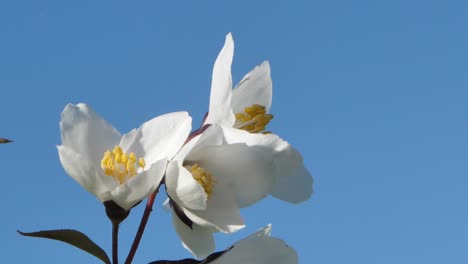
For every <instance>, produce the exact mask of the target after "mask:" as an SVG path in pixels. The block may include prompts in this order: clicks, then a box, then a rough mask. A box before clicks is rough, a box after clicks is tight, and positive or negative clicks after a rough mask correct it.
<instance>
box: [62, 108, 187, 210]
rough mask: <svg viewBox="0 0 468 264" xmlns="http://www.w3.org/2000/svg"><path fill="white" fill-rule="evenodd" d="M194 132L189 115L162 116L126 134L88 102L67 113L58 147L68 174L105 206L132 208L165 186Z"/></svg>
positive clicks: (184, 113) (179, 113) (67, 109)
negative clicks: (171, 165)
mask: <svg viewBox="0 0 468 264" xmlns="http://www.w3.org/2000/svg"><path fill="white" fill-rule="evenodd" d="M190 129H191V118H190V116H188V114H187V113H186V112H177V113H170V114H166V115H162V116H159V117H156V118H154V119H152V120H150V121H148V122H146V123H144V124H143V125H142V126H141V127H139V128H137V129H133V130H132V131H130V132H129V133H128V134H125V135H123V136H122V135H121V134H120V133H119V132H118V131H117V130H116V129H115V128H114V127H112V125H110V124H109V123H108V122H107V121H105V120H104V119H102V118H101V117H100V116H99V115H97V114H96V113H95V112H94V111H93V110H92V109H91V108H90V107H88V106H87V105H86V104H78V105H72V104H68V105H67V106H66V107H65V109H64V110H63V112H62V118H61V121H60V130H61V137H62V145H60V146H58V147H57V148H58V152H59V156H60V161H61V163H62V165H63V167H64V169H65V171H66V172H67V173H68V174H69V175H70V176H71V177H72V178H73V179H75V180H76V181H77V182H78V183H79V184H81V186H83V187H84V188H85V189H86V190H88V191H89V192H90V193H92V194H94V195H95V196H96V197H97V198H98V199H99V200H100V201H101V202H106V201H114V202H115V203H116V204H118V205H119V206H120V207H122V208H123V209H125V210H130V209H131V208H132V207H133V206H134V205H135V204H137V203H138V202H139V201H141V200H143V199H145V198H146V197H147V196H148V195H149V194H150V193H152V192H153V191H155V189H156V188H157V187H158V186H159V184H160V182H161V180H162V178H163V175H164V172H165V169H166V165H167V160H168V159H171V158H172V157H173V156H174V155H175V154H176V153H177V151H178V150H179V149H180V147H181V146H182V145H183V144H184V141H185V140H186V138H187V136H188V134H189V132H190Z"/></svg>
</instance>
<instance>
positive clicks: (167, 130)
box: [120, 112, 192, 165]
mask: <svg viewBox="0 0 468 264" xmlns="http://www.w3.org/2000/svg"><path fill="white" fill-rule="evenodd" d="M191 122H192V118H191V117H190V116H189V115H188V113H187V112H175V113H169V114H165V115H161V116H158V117H155V118H153V119H151V120H150V121H148V122H146V123H144V124H143V125H141V126H140V127H139V128H137V129H134V130H132V131H130V132H129V133H128V134H126V135H124V136H123V138H122V140H121V142H120V146H121V147H122V149H123V150H124V152H131V151H133V152H135V155H136V156H137V157H144V159H145V161H146V164H148V165H151V163H153V162H155V161H158V160H160V159H162V158H163V157H164V158H166V157H167V158H168V159H172V157H173V156H174V155H175V154H176V153H177V152H178V151H179V149H180V148H181V147H182V145H183V144H184V142H185V140H186V139H187V136H188V135H189V133H190V129H191V127H192V126H191Z"/></svg>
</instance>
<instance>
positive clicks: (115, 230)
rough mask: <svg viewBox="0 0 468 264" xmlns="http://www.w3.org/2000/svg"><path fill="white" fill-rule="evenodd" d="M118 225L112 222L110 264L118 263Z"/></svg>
mask: <svg viewBox="0 0 468 264" xmlns="http://www.w3.org/2000/svg"><path fill="white" fill-rule="evenodd" d="M119 225H120V223H117V222H115V221H112V263H113V264H118V263H119Z"/></svg>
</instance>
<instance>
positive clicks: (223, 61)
mask: <svg viewBox="0 0 468 264" xmlns="http://www.w3.org/2000/svg"><path fill="white" fill-rule="evenodd" d="M233 56H234V41H233V39H232V35H231V33H229V34H228V35H227V36H226V41H225V43H224V47H223V49H222V50H221V52H220V53H219V55H218V58H217V59H216V62H215V64H214V67H213V76H212V80H211V94H210V107H209V111H208V116H207V118H206V120H205V124H216V123H226V124H227V125H232V124H234V121H235V118H234V114H233V113H232V109H231V95H232V77H231V64H232V57H233Z"/></svg>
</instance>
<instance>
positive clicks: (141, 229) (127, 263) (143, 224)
mask: <svg viewBox="0 0 468 264" xmlns="http://www.w3.org/2000/svg"><path fill="white" fill-rule="evenodd" d="M207 115H208V113H206V114H205V118H204V120H203V122H204V121H205V119H206V117H207ZM210 126H211V125H210V124H207V125H202V126H201V127H200V128H198V129H197V130H195V131H193V132H192V133H190V135H189V136H188V137H187V139H186V140H185V142H184V145H185V144H187V143H188V142H189V141H190V140H192V139H193V138H194V137H196V136H198V135H200V134H201V133H203V132H204V131H205V130H206V129H207V128H208V127H210ZM163 181H164V180H163ZM161 184H163V182H162V183H161ZM161 184H160V185H159V186H158V188H157V189H156V191H154V193H152V194H151V195H150V196H149V197H148V201H147V202H146V208H145V211H144V212H143V216H142V217H141V222H140V226H139V227H138V231H137V233H136V234H135V238H134V239H133V243H132V247H131V248H130V251H129V252H128V256H127V259H126V260H125V264H131V263H132V261H133V258H134V257H135V254H136V251H137V249H138V246H139V245H140V241H141V238H142V236H143V233H144V232H145V228H146V224H147V223H148V219H149V216H150V213H151V211H153V204H154V199H155V198H156V195H157V194H158V192H159V187H161Z"/></svg>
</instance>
